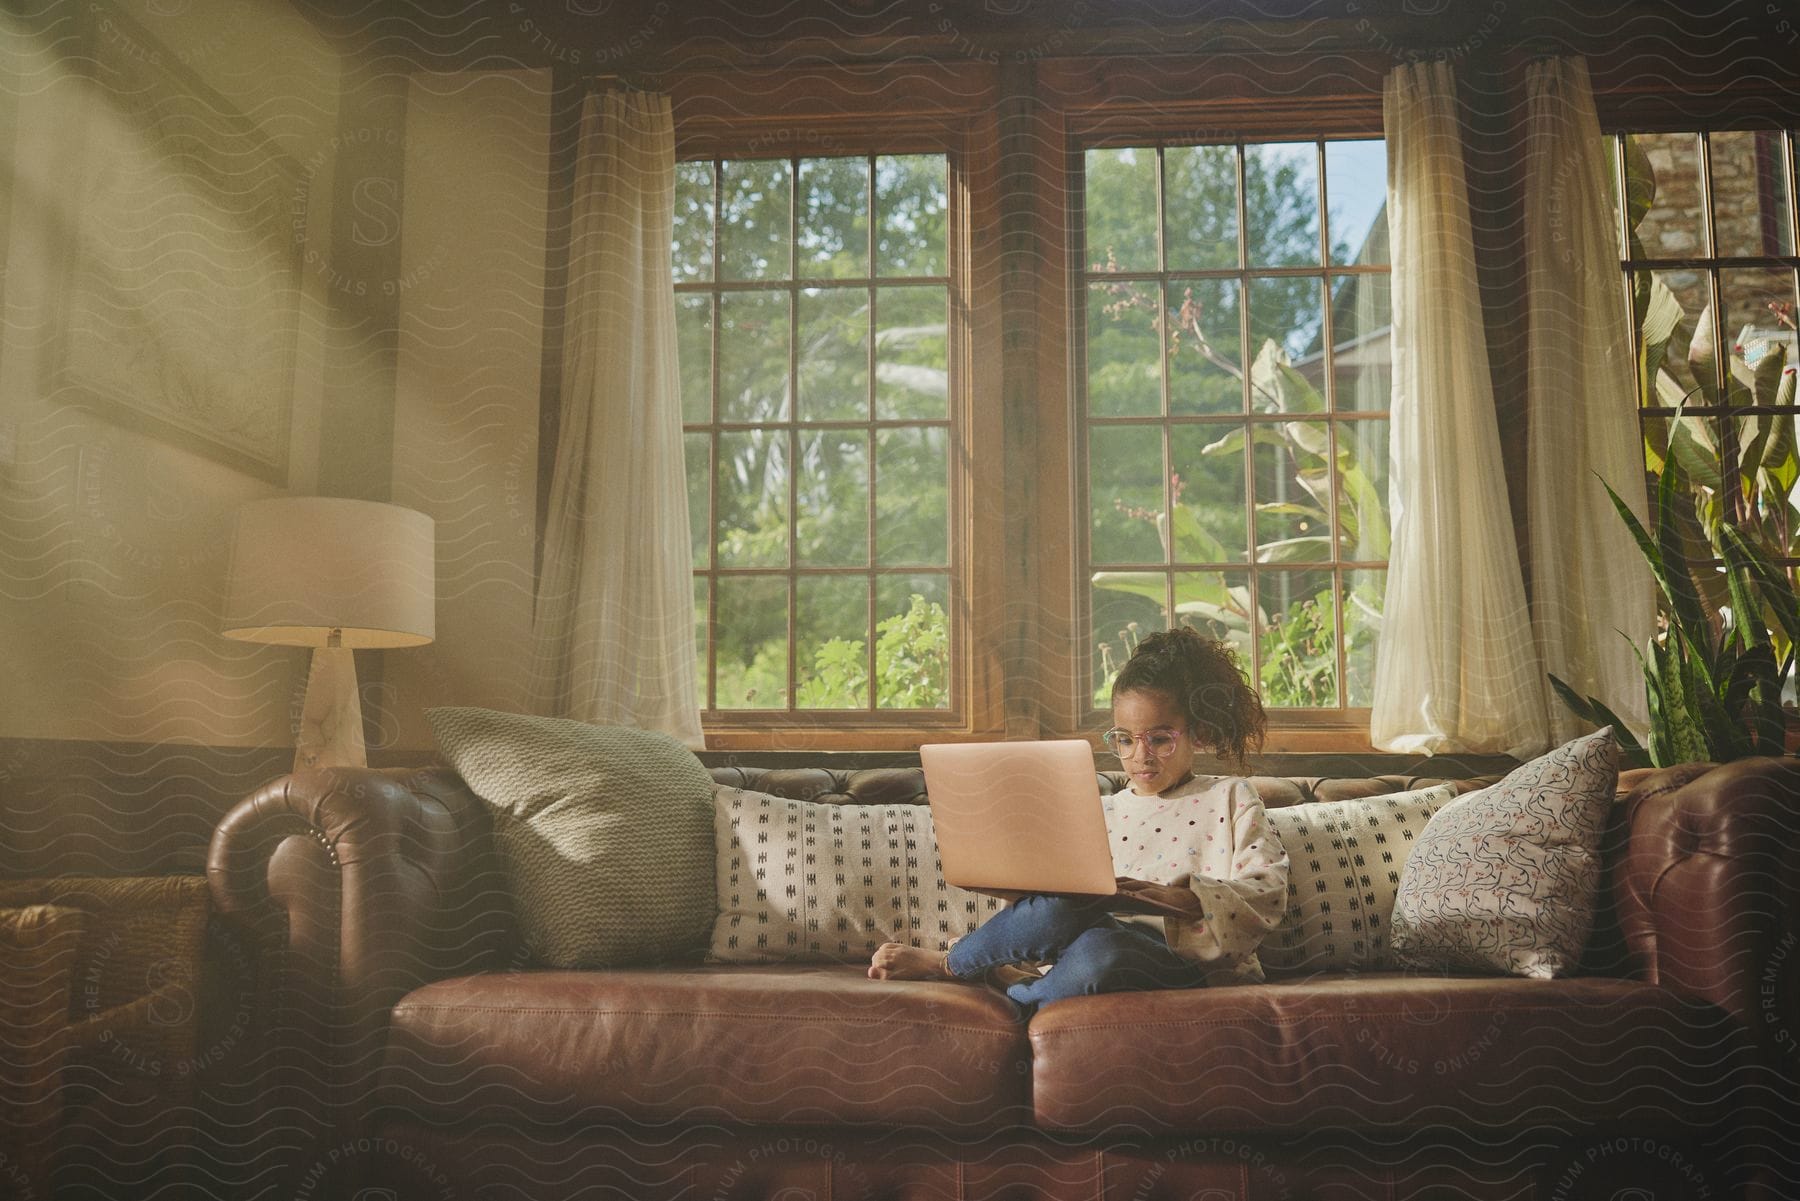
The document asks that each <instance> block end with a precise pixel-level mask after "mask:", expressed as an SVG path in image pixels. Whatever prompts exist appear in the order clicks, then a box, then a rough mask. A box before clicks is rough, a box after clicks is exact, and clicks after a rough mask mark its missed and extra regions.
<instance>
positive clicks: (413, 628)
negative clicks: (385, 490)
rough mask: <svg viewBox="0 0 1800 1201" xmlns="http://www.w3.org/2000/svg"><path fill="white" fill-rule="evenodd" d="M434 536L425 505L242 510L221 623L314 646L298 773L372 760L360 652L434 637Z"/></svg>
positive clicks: (230, 629)
mask: <svg viewBox="0 0 1800 1201" xmlns="http://www.w3.org/2000/svg"><path fill="white" fill-rule="evenodd" d="M434 537H435V531H434V528H433V523H432V520H431V518H429V517H427V516H426V515H425V514H423V513H420V512H417V511H415V510H413V509H406V508H402V507H400V506H399V505H389V504H381V503H378V502H375V501H367V500H344V499H340V498H337V497H327V496H297V497H280V498H276V499H274V500H259V501H253V502H251V503H249V504H247V505H244V506H243V507H242V508H240V509H239V510H238V515H237V529H236V531H235V533H234V535H233V537H232V545H231V567H230V572H229V575H228V576H227V582H226V595H225V617H224V623H223V630H222V632H223V633H224V635H225V636H226V637H227V638H236V639H238V640H240V641H243V642H268V643H273V644H275V645H278V646H310V647H312V648H313V656H312V669H311V671H310V672H309V673H308V675H307V680H306V701H305V704H304V705H303V706H302V709H301V714H300V730H299V733H298V734H297V735H296V737H295V740H294V770H296V771H299V770H301V769H304V768H317V767H340V766H341V767H364V766H367V764H368V752H367V750H366V748H365V745H364V742H363V722H362V702H361V700H360V698H359V697H358V695H357V689H356V660H355V658H354V656H353V655H352V653H351V652H352V651H353V650H354V649H356V648H374V647H398V646H423V645H424V644H425V643H427V642H430V641H431V640H432V637H433V636H434V635H435V633H436V630H437V621H436V599H437V580H436V576H437V569H436V546H435V542H434Z"/></svg>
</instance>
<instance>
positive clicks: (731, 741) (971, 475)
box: [658, 65, 1003, 751]
mask: <svg viewBox="0 0 1800 1201" xmlns="http://www.w3.org/2000/svg"><path fill="white" fill-rule="evenodd" d="M658 86H659V87H661V88H662V89H663V90H666V91H669V92H670V93H671V96H672V101H673V105H674V109H675V120H676V156H677V158H678V159H682V160H692V159H702V158H705V159H714V160H718V159H737V160H739V161H744V160H749V159H803V158H823V157H835V156H846V155H850V156H865V155H876V156H884V155H904V154H944V155H945V156H946V159H947V163H948V186H949V189H950V198H951V202H950V206H949V208H950V212H949V214H948V218H949V219H948V222H947V230H946V232H947V243H948V244H947V247H946V254H947V259H946V264H945V266H946V269H947V274H948V276H949V279H950V284H949V302H950V303H949V313H948V327H947V330H946V336H947V362H948V368H949V373H950V379H951V388H950V398H949V407H948V412H947V418H948V430H949V434H948V439H947V443H948V453H949V463H948V468H949V480H948V506H949V525H950V529H949V544H950V557H949V563H948V568H947V572H946V575H947V579H948V600H949V605H948V606H947V609H948V612H949V617H950V648H949V671H948V682H949V687H950V693H951V705H950V708H948V709H946V710H916V709H906V710H880V709H874V710H811V709H799V710H796V709H779V710H762V709H717V710H712V709H709V710H705V711H704V712H703V714H702V726H703V730H704V732H705V736H706V744H707V747H708V749H709V750H713V751H736V750H759V751H760V750H772V749H774V750H790V749H791V750H824V751H830V750H863V751H882V750H911V749H914V748H916V747H917V746H918V745H919V743H920V742H921V741H931V740H937V739H942V740H953V739H958V738H969V737H976V736H983V735H987V734H992V733H993V732H994V731H995V730H996V729H997V728H998V726H999V718H998V713H999V708H1000V701H999V696H998V681H999V679H1000V673H998V672H997V671H995V670H994V669H993V666H992V665H993V663H994V660H995V658H996V650H995V647H996V644H997V640H998V634H997V630H998V627H999V624H1000V623H999V621H998V619H997V617H996V616H995V615H994V614H993V613H992V611H991V605H992V603H993V598H994V597H996V596H998V595H1001V594H1002V592H1003V589H1002V587H1001V586H1000V584H999V581H998V565H999V563H1000V559H1001V554H1000V544H1001V540H1002V537H1003V531H1002V530H1001V529H1000V528H999V527H998V526H997V525H995V524H994V523H991V522H988V521H984V520H982V519H980V515H984V514H990V515H991V514H993V513H996V512H998V511H1000V508H1001V504H1002V501H1001V493H1000V488H1001V482H1000V480H999V479H998V477H997V476H995V475H994V474H993V473H990V472H984V471H982V470H979V469H978V467H977V464H979V463H980V462H981V461H982V459H983V457H984V455H986V454H988V453H991V451H992V448H993V447H995V446H996V445H997V444H998V440H999V438H1000V436H1001V422H1000V420H999V414H998V412H997V411H996V410H994V409H993V407H992V406H990V405H983V404H981V403H978V398H979V397H982V396H985V395H991V394H992V392H993V391H995V390H996V389H997V381H998V377H999V373H1000V353H999V347H998V345H997V334H998V328H999V323H998V321H997V320H996V319H995V318H994V316H993V314H994V312H995V309H996V307H997V295H998V291H997V286H996V283H995V275H996V264H995V250H996V246H995V238H994V236H993V226H994V222H995V217H994V194H995V187H994V184H993V181H992V174H993V160H994V153H993V143H994V138H995V127H994V120H993V97H992V79H991V71H989V70H988V69H986V68H970V67H959V66H956V65H946V66H945V67H943V68H942V69H940V70H937V71H935V72H929V73H927V76H926V78H924V79H922V80H921V79H918V78H915V74H914V73H911V72H909V73H907V74H906V75H905V78H904V79H901V78H898V77H892V78H890V73H889V72H887V71H884V70H882V69H870V70H863V71H856V72H848V71H839V72H832V73H830V74H829V75H818V74H815V73H808V72H799V71H793V70H785V69H773V70H769V71H745V72H732V73H730V74H729V75H721V74H717V73H705V74H682V75H676V76H671V77H667V78H664V79H663V80H661V81H659V84H658ZM746 97H751V98H755V97H762V98H765V99H767V100H768V102H770V103H775V104H778V105H779V109H778V111H769V112H757V111H755V109H754V107H751V108H750V109H748V110H747V109H746ZM871 267H873V264H871ZM790 282H792V281H786V280H784V281H782V283H783V284H784V285H785V284H787V283H790ZM878 282H879V281H877V283H878ZM716 336H717V333H716V331H715V337H716ZM778 424H781V423H778ZM870 519H871V520H873V519H874V513H873V511H871V514H870ZM881 570H882V569H879V568H876V569H874V571H875V573H876V574H877V575H879V574H880V573H881ZM893 571H894V572H895V573H897V574H906V573H908V569H906V568H894V569H893ZM786 574H787V575H788V577H789V578H790V579H791V578H793V577H794V575H795V574H796V567H795V565H794V564H793V563H791V562H790V563H789V565H788V566H787V568H786ZM801 574H804V572H802V573H801ZM713 596H714V598H715V603H716V592H715V593H713ZM790 599H791V598H790ZM791 635H792V630H790V640H789V655H790V659H791V658H792V656H793V654H794V647H793V641H792V637H791ZM869 649H870V652H871V654H872V653H873V647H872V646H871V647H870V648H869Z"/></svg>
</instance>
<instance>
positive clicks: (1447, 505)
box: [1369, 63, 1548, 756]
mask: <svg viewBox="0 0 1800 1201" xmlns="http://www.w3.org/2000/svg"><path fill="white" fill-rule="evenodd" d="M1383 122H1384V125H1385V132H1386V136H1387V142H1388V220H1389V223H1390V234H1391V237H1392V239H1393V272H1394V273H1393V289H1394V326H1393V355H1394V397H1393V421H1392V426H1391V432H1390V438H1389V441H1390V444H1391V447H1392V462H1391V465H1390V476H1389V481H1390V482H1389V495H1390V498H1391V500H1392V510H1393V523H1394V536H1393V545H1392V551H1391V555H1390V558H1389V568H1388V585H1387V599H1386V603H1385V607H1384V610H1383V616H1382V631H1383V634H1382V639H1381V645H1380V649H1379V651H1378V652H1377V655H1376V666H1375V686H1374V699H1373V712H1372V713H1371V717H1370V733H1369V736H1370V738H1371V740H1372V741H1373V743H1374V745H1375V746H1377V747H1380V748H1382V749H1383V750H1390V751H1411V752H1418V751H1429V752H1444V751H1472V752H1473V751H1480V752H1499V753H1505V754H1511V755H1517V756H1525V755H1530V754H1535V753H1537V752H1539V751H1541V750H1542V749H1543V748H1544V746H1545V745H1546V743H1547V740H1548V729H1547V725H1546V717H1545V706H1544V682H1543V673H1542V671H1541V670H1540V669H1539V667H1538V663H1537V648H1536V646H1535V645H1534V644H1533V641H1532V635H1531V621H1530V615H1529V612H1528V611H1527V609H1526V605H1525V587H1524V582H1523V579H1522V577H1521V574H1520V571H1519V559H1518V548H1517V543H1516V541H1515V539H1514V537H1513V530H1512V524H1511V516H1510V513H1509V511H1508V508H1507V499H1506V479H1505V476H1504V473H1503V472H1502V469H1501V463H1500V436H1499V429H1498V427H1497V424H1496V421H1495V416H1494V397H1493V385H1492V383H1491V381H1490V380H1489V378H1488V358H1487V338H1486V335H1485V333H1484V331H1483V327H1482V312H1481V301H1480V297H1479V295H1478V293H1477V289H1476V277H1475V252H1474V245H1473V242H1472V240H1471V237H1470V233H1469V201H1468V194H1467V188H1466V185H1465V183H1464V180H1463V158H1462V142H1461V135H1460V133H1459V129H1458V121H1457V102H1456V84H1455V79H1454V77H1453V76H1452V74H1451V71H1450V67H1449V64H1447V63H1415V64H1410V65H1407V66H1402V67H1399V68H1396V69H1395V70H1394V71H1393V72H1392V73H1390V74H1389V75H1388V78H1387V85H1386V90H1385V95H1384V98H1383Z"/></svg>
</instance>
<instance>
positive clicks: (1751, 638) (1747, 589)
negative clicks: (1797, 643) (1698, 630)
mask: <svg viewBox="0 0 1800 1201" xmlns="http://www.w3.org/2000/svg"><path fill="white" fill-rule="evenodd" d="M1733 532H1734V533H1735V531H1733ZM1723 541H1724V543H1725V547H1724V549H1725V584H1726V587H1727V588H1728V589H1729V590H1730V593H1731V618H1732V620H1731V627H1730V628H1729V629H1728V630H1727V631H1726V634H1725V639H1726V644H1727V645H1730V644H1731V643H1734V642H1735V643H1736V644H1737V645H1738V646H1740V647H1742V648H1744V649H1745V650H1749V649H1750V648H1751V647H1754V646H1758V645H1761V646H1767V645H1768V642H1769V630H1768V627H1767V626H1765V625H1764V624H1763V620H1762V609H1763V606H1762V601H1761V598H1759V597H1757V596H1755V595H1753V593H1752V591H1751V589H1752V586H1753V581H1754V577H1753V576H1752V574H1751V571H1750V564H1749V561H1748V544H1747V543H1745V542H1744V541H1743V539H1742V538H1741V537H1740V538H1735V539H1734V538H1732V537H1730V536H1729V535H1727V536H1726V537H1725V538H1724V540H1723ZM1772 664H1773V657H1772V656H1771V665H1772Z"/></svg>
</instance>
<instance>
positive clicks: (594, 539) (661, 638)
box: [531, 92, 701, 747]
mask: <svg viewBox="0 0 1800 1201" xmlns="http://www.w3.org/2000/svg"><path fill="white" fill-rule="evenodd" d="M576 153H577V156H578V159H577V161H578V163H579V166H578V169H577V173H576V180H575V213H574V230H573V238H572V242H571V245H570V249H569V288H568V301H567V310H566V325H565V328H566V331H567V332H566V335H565V336H566V339H567V341H566V345H565V349H564V352H563V379H562V405H561V414H562V424H561V428H560V432H559V437H558V442H557V448H556V466H555V470H554V474H553V475H552V477H551V484H550V513H549V519H548V521H547V523H546V527H545V531H544V564H543V571H542V573H541V575H540V577H539V582H538V595H537V608H536V613H535V617H534V619H533V629H532V634H533V647H532V665H531V681H532V682H531V692H532V701H533V703H534V704H535V705H536V707H537V709H538V711H539V712H541V713H546V714H552V715H555V716H559V717H574V718H579V719H581V720H583V721H592V722H599V723H604V724H610V725H630V726H638V727H641V728H644V729H653V730H661V731H663V732H665V733H668V734H672V735H674V736H675V737H676V738H679V739H681V740H682V741H684V742H686V743H687V744H688V745H690V746H694V747H699V746H700V745H701V734H700V709H699V703H698V700H697V698H696V695H695V686H694V601H693V582H692V577H691V575H690V574H689V573H690V569H691V568H690V562H689V550H688V506H687V482H686V473H685V470H684V468H683V463H682V448H681V379H680V373H679V370H678V368H677V363H676V357H675V296H674V285H673V276H672V274H671V267H670V261H669V241H670V236H671V232H672V223H673V214H674V196H675V124H674V120H673V117H672V116H671V113H670V108H669V98H668V97H667V96H654V95H648V94H644V93H639V92H615V93H609V94H606V95H600V96H589V97H587V98H586V100H585V101H584V103H583V105H582V112H581V131H580V141H579V145H578V147H577V151H576Z"/></svg>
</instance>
